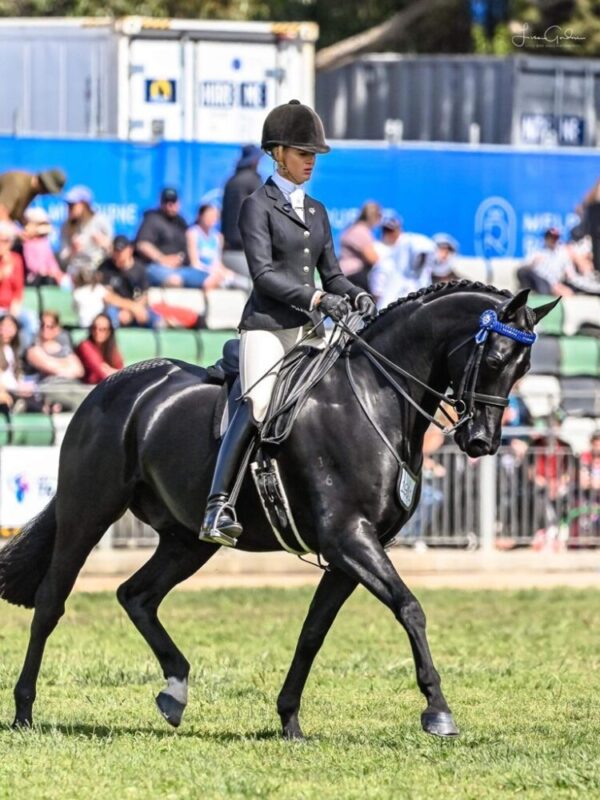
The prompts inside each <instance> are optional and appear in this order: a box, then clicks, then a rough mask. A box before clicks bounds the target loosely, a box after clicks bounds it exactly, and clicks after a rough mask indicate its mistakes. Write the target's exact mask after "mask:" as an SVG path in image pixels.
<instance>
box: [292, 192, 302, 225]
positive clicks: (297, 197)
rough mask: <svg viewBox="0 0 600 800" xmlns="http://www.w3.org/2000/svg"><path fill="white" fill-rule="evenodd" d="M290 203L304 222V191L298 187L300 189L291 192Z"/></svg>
mask: <svg viewBox="0 0 600 800" xmlns="http://www.w3.org/2000/svg"><path fill="white" fill-rule="evenodd" d="M290 203H291V204H292V208H293V209H294V211H295V212H296V214H298V216H299V217H300V219H301V220H302V222H304V189H300V188H299V187H298V189H294V191H293V192H290Z"/></svg>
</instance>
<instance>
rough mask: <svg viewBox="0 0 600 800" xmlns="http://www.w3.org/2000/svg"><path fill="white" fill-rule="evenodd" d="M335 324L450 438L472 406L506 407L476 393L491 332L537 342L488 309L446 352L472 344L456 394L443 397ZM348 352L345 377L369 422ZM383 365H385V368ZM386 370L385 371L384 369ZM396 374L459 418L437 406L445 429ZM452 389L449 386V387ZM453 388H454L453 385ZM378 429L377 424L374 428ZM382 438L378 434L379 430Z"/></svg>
mask: <svg viewBox="0 0 600 800" xmlns="http://www.w3.org/2000/svg"><path fill="white" fill-rule="evenodd" d="M338 325H339V326H340V327H341V328H342V330H344V331H345V333H347V334H348V335H349V336H350V338H351V339H353V340H354V341H355V342H356V343H357V344H358V345H359V346H360V347H361V348H362V349H363V350H364V351H365V355H366V357H367V358H368V359H369V361H370V362H371V363H372V364H373V366H374V367H375V368H376V369H377V370H378V371H379V372H380V373H381V374H382V375H383V376H384V377H385V378H386V380H387V381H388V383H389V384H390V385H391V386H392V387H393V388H394V389H395V390H396V391H397V392H398V393H399V394H400V395H402V397H404V399H405V400H407V401H408V402H409V403H410V405H412V406H413V408H415V409H416V410H417V411H418V412H419V413H420V414H421V415H422V416H424V417H425V418H426V419H428V420H429V422H431V423H433V424H434V425H436V426H437V427H438V428H439V429H440V430H441V431H442V433H444V434H445V435H447V436H449V435H450V434H452V433H454V432H455V431H456V429H457V428H459V427H460V426H461V425H463V424H464V423H465V422H467V420H469V419H471V417H472V416H473V410H474V406H475V403H481V404H482V405H491V406H496V407H497V408H505V407H506V406H507V405H508V399H507V398H506V397H500V396H498V395H490V394H481V393H480V392H477V391H476V387H477V381H478V379H479V371H480V369H481V362H482V359H483V353H484V349H485V344H486V341H487V338H488V336H489V334H490V333H491V332H493V333H497V334H498V335H499V336H505V337H507V338H509V339H513V340H514V341H516V342H519V343H520V344H524V345H526V346H527V347H531V345H532V344H533V343H534V342H535V340H536V339H537V336H536V334H535V333H532V332H530V331H523V330H520V329H519V328H513V327H512V326H511V325H506V324H505V323H503V322H500V321H499V320H498V315H497V314H496V312H495V311H494V310H493V309H491V308H489V309H487V310H486V311H484V312H483V314H481V316H480V318H479V327H478V329H477V330H476V331H475V333H474V334H469V336H467V338H466V339H464V340H463V341H462V342H460V343H459V344H457V345H456V347H453V348H452V350H451V351H450V352H449V353H448V358H450V356H452V355H454V353H456V352H458V350H460V349H461V348H462V347H464V346H465V345H466V344H468V343H469V342H470V341H471V340H473V341H474V342H475V344H474V347H473V350H472V351H471V354H470V355H469V359H468V361H467V363H466V365H465V369H464V372H463V374H462V377H461V381H460V384H459V387H458V392H456V394H455V396H454V397H453V396H451V395H447V394H442V393H441V392H438V391H437V389H434V388H433V387H432V386H429V385H428V384H426V383H424V381H422V380H421V379H420V378H417V377H416V376H415V375H412V374H411V373H410V372H408V371H407V370H405V369H403V368H402V367H400V366H398V364H394V362H393V361H390V359H389V358H387V357H386V356H384V355H383V353H380V352H379V351H378V350H376V349H375V348H374V347H371V345H370V344H369V343H368V342H365V340H364V339H363V338H362V337H360V336H358V335H357V334H356V333H355V332H354V331H352V330H351V329H350V328H349V327H348V325H346V323H345V322H344V321H341V322H339V323H338ZM348 356H349V350H346V374H347V376H348V381H349V383H350V386H351V388H352V391H353V392H354V395H355V396H356V398H357V400H358V402H359V403H360V405H361V407H362V408H363V410H364V411H365V413H366V414H367V416H368V417H369V419H371V415H370V413H369V412H368V410H367V408H366V406H365V404H364V402H363V400H362V398H361V397H360V394H359V392H358V387H357V385H356V381H355V380H354V376H353V375H352V370H351V367H350V358H349V357H348ZM384 365H385V366H384ZM386 367H387V369H386ZM388 370H391V371H393V372H396V373H398V374H399V375H402V377H404V378H407V379H408V380H409V381H412V382H413V383H416V384H418V385H419V386H421V387H422V388H423V389H425V390H426V391H427V392H428V393H429V394H431V395H433V396H434V397H437V398H438V400H440V402H443V403H446V404H447V405H449V406H451V407H452V408H453V409H454V411H455V412H456V414H457V415H458V420H456V421H454V420H453V418H452V417H451V416H450V414H449V413H448V412H447V411H446V409H445V408H444V407H443V406H440V410H441V411H442V413H443V414H444V415H445V416H446V418H447V419H448V420H449V421H450V422H452V423H453V424H452V425H451V426H450V427H446V426H445V425H443V424H442V423H441V422H439V421H438V420H437V419H435V417H433V416H432V415H431V414H429V413H428V412H427V411H425V409H424V408H423V407H422V406H420V405H419V403H417V402H416V400H414V399H413V398H412V397H411V395H410V394H409V393H408V392H407V391H406V389H404V387H402V386H400V384H399V383H398V381H397V380H396V379H395V378H394V377H393V376H392V375H390V373H389V371H388ZM450 385H451V386H452V383H451V384H450ZM452 388H453V389H454V387H453V386H452ZM371 422H372V424H374V425H375V423H374V420H372V419H371ZM375 427H376V428H378V426H377V425H375ZM378 432H379V433H380V435H381V431H378Z"/></svg>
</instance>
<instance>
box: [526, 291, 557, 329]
mask: <svg viewBox="0 0 600 800" xmlns="http://www.w3.org/2000/svg"><path fill="white" fill-rule="evenodd" d="M558 303H560V297H557V298H556V300H552V302H550V303H546V305H543V306H538V307H537V308H532V309H531V310H532V311H533V314H534V316H535V324H536V325H537V324H538V322H539V321H540V320H541V319H544V317H545V316H546V314H549V313H550V312H551V311H552V309H553V308H554V306H556V305H557V304H558Z"/></svg>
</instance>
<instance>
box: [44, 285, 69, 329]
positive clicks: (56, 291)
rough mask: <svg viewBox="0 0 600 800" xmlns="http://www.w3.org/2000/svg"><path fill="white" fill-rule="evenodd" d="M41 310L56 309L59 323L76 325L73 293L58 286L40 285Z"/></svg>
mask: <svg viewBox="0 0 600 800" xmlns="http://www.w3.org/2000/svg"><path fill="white" fill-rule="evenodd" d="M40 294H41V301H42V308H41V310H42V311H56V312H57V314H59V315H60V322H61V325H66V326H77V325H78V324H79V319H78V317H77V312H76V311H75V306H74V305H73V293H72V292H70V291H67V290H66V289H61V288H60V287H59V286H42V287H41V288H40Z"/></svg>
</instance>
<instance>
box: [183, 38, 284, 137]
mask: <svg viewBox="0 0 600 800" xmlns="http://www.w3.org/2000/svg"><path fill="white" fill-rule="evenodd" d="M195 74H196V86H195V108H196V116H195V126H194V127H195V138H196V139H197V140H199V141H204V142H207V141H209V142H210V141H213V142H214V141H216V142H242V143H243V142H259V141H260V135H261V131H262V124H263V121H264V118H265V114H266V112H267V111H268V110H269V109H270V108H272V107H273V106H274V105H276V100H277V97H276V80H277V51H276V46H275V44H269V43H264V44H261V43H254V42H252V43H250V42H206V41H199V42H198V43H197V45H196V68H195Z"/></svg>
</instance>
